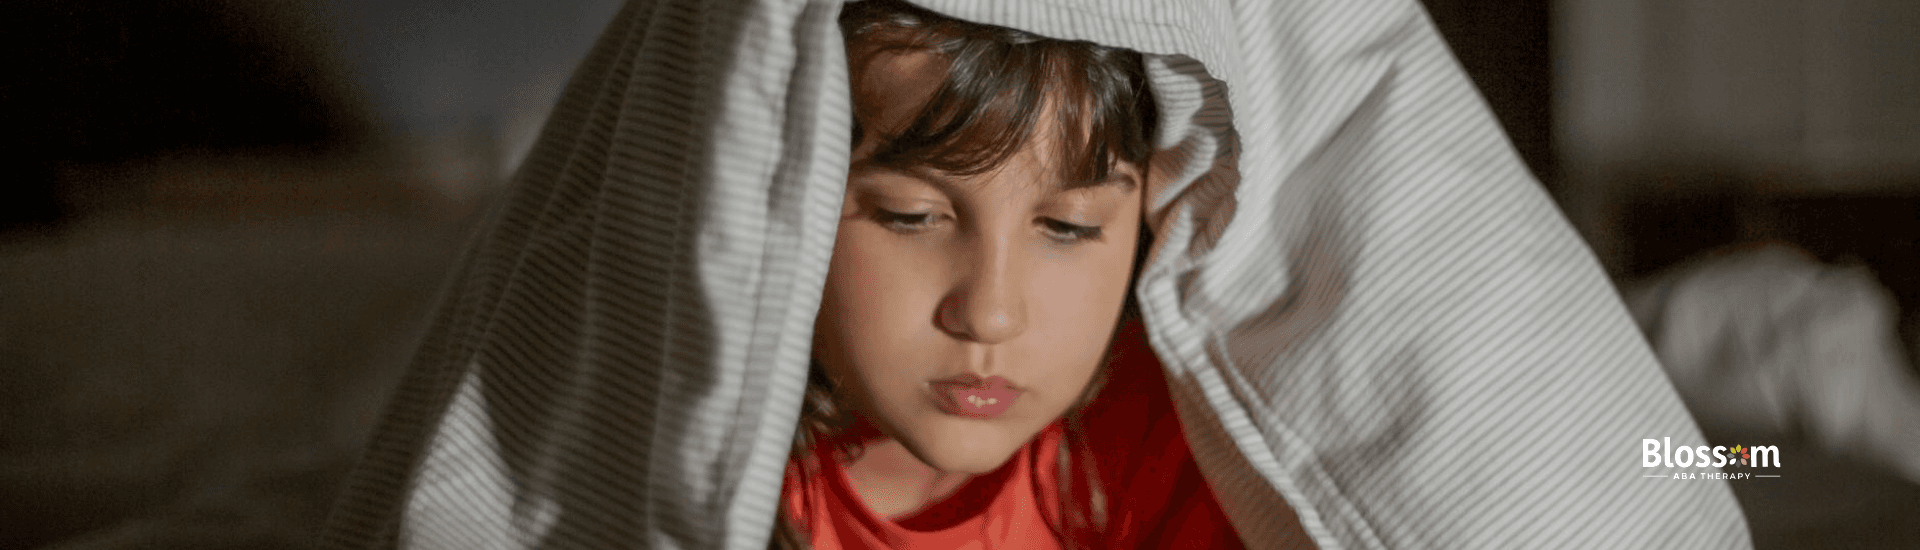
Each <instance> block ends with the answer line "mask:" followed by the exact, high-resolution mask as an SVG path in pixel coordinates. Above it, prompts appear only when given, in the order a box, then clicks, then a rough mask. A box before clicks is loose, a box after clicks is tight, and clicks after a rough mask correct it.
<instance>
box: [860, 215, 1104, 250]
mask: <svg viewBox="0 0 1920 550" xmlns="http://www.w3.org/2000/svg"><path fill="white" fill-rule="evenodd" d="M873 218H874V221H877V222H880V225H882V226H885V227H886V228H888V229H891V230H893V231H896V232H899V233H907V234H912V233H919V232H921V231H926V230H927V229H930V228H932V227H933V224H934V222H935V221H936V220H935V216H934V214H933V213H932V212H894V211H891V210H885V209H875V211H874V216H873ZM1040 223H1041V225H1042V226H1044V227H1045V228H1046V230H1047V238H1049V239H1052V240H1053V241H1054V242H1057V243H1060V244H1068V245H1072V244H1081V243H1088V242H1094V241H1099V240H1100V239H1101V237H1102V234H1101V231H1100V227H1099V226H1092V225H1079V224H1071V223H1067V222H1063V221H1060V220H1055V219H1051V218H1043V219H1041V220H1040Z"/></svg>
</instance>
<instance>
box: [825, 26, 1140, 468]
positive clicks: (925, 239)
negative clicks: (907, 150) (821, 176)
mask: <svg viewBox="0 0 1920 550" xmlns="http://www.w3.org/2000/svg"><path fill="white" fill-rule="evenodd" d="M877 55H878V57H876V58H875V59H873V60H872V61H871V62H870V63H869V64H868V65H867V66H866V68H865V70H864V71H863V73H862V74H861V76H860V78H862V79H863V82H861V83H859V84H861V85H858V86H855V89H856V90H864V91H863V92H857V93H856V97H855V99H854V102H855V116H857V117H858V118H859V119H860V121H861V123H862V125H863V126H864V127H866V128H867V129H868V130H867V131H866V136H867V139H865V140H863V141H862V142H861V143H859V144H857V145H856V147H855V150H854V153H853V164H852V167H851V172H850V173H849V175H848V178H847V195H846V202H845V206H844V208H843V210H842V211H841V218H840V227H839V238H838V241H837V242H836V243H835V246H834V251H833V261H832V264H831V269H830V271H829V272H828V275H827V282H826V292H825V295H824V297H823V301H822V303H821V308H820V317H819V320H818V324H817V326H816V331H815V346H814V350H815V351H814V352H815V356H816V357H817V358H818V359H819V360H820V362H821V363H822V365H823V366H824V367H825V368H826V369H827V372H828V374H829V375H831V376H832V377H833V378H834V379H835V380H837V381H838V382H839V386H838V387H839V388H840V390H839V391H842V392H845V393H846V395H845V396H844V397H846V398H847V401H846V402H847V404H848V405H850V406H851V407H853V408H854V410H855V411H856V412H857V413H858V414H860V415H861V417H862V418H864V419H866V420H868V421H871V422H872V423H873V424H875V427H877V428H879V429H880V430H881V432H882V433H884V434H886V435H887V436H889V437H892V438H894V439H896V440H898V441H900V442H901V443H902V444H904V446H905V447H906V448H907V449H908V450H910V451H911V452H913V454H914V455H915V456H916V457H919V458H920V460H921V461H922V462H925V463H927V464H928V465H930V466H932V467H934V468H937V469H939V470H942V471H947V472H963V473H980V472H986V471H990V470H992V469H994V468H997V467H999V466H1000V465H1001V464H1002V463H1004V462H1005V461H1006V460H1007V458H1008V457H1010V456H1012V454H1013V452H1014V451H1015V450H1017V449H1018V448H1019V447H1020V446H1021V445H1023V444H1025V443H1026V442H1027V441H1028V440H1030V439H1032V438H1033V436H1034V435H1035V434H1036V433H1038V432H1039V431H1040V430H1041V429H1042V428H1044V427H1046V426H1047V425H1048V424H1050V423H1052V422H1053V421H1054V420H1056V419H1058V418H1059V417H1060V416H1061V415H1062V414H1064V413H1065V412H1066V410H1067V409H1068V408H1069V407H1071V406H1072V405H1073V404H1074V403H1075V401H1076V400H1077V399H1078V398H1079V397H1080V395H1081V393H1082V392H1083V391H1084V390H1085V389H1086V387H1087V384H1088V382H1089V381H1090V380H1091V379H1092V377H1093V375H1094V373H1095V371H1097V370H1098V368H1099V366H1100V363H1101V361H1102V359H1103V358H1104V354H1105V352H1106V349H1107V346H1108V345H1109V339H1110V337H1111V335H1112V333H1113V329H1114V324H1115V323H1116V322H1117V320H1118V317H1119V314H1120V308H1121V304H1122V303H1123V301H1124V299H1125V297H1126V293H1127V291H1128V289H1127V280H1128V276H1129V275H1130V273H1131V270H1132V263H1133V257H1134V247H1135V241H1136V239H1137V238H1138V231H1139V224H1140V219H1141V214H1140V209H1141V191H1140V190H1141V188H1142V187H1143V186H1144V182H1143V181H1142V179H1141V177H1142V175H1141V173H1140V171H1139V170H1138V169H1137V167H1134V166H1130V165H1125V164H1124V163H1123V164H1122V166H1120V167H1119V168H1118V169H1117V170H1115V172H1114V177H1113V178H1112V179H1111V180H1109V181H1108V182H1105V183H1102V184H1086V185H1076V186H1072V187H1071V188H1069V186H1068V185H1066V182H1062V181H1059V180H1058V177H1057V176H1056V172H1057V170H1055V169H1054V167H1053V164H1052V159H1051V158H1049V157H1050V156H1051V152H1052V151H1053V150H1054V146H1053V143H1051V136H1056V135H1059V134H1063V133H1065V132H1063V131H1062V129H1061V128H1059V127H1058V125H1056V124H1052V123H1051V122H1050V121H1042V122H1041V123H1040V124H1039V125H1038V126H1037V127H1036V134H1035V137H1034V139H1032V140H1029V142H1028V143H1027V145H1026V147H1025V148H1024V149H1022V150H1020V151H1018V152H1017V153H1015V154H1014V155H1013V156H1012V157H1011V158H1009V159H1008V160H1007V161H1006V162H1005V163H1004V164H1003V165H1001V166H999V167H997V168H995V169H993V170H989V171H987V172H985V173H982V174H979V175H975V176H964V177H954V176H949V175H946V174H942V173H938V172H934V171H931V170H920V169H914V168H912V167H907V168H898V167H886V166H880V165H878V164H877V163H875V162H872V161H871V156H872V154H873V151H874V149H875V145H876V143H875V142H876V141H877V140H876V139H873V136H876V135H883V134H888V133H891V132H892V131H894V130H895V129H897V128H899V127H900V126H901V125H903V124H905V123H906V121H907V120H908V119H910V118H911V117H912V116H913V115H915V114H916V113H917V110H918V109H917V107H918V106H919V105H921V104H922V102H924V100H925V99H926V98H927V97H928V95H929V94H930V93H931V92H932V90H933V89H934V88H935V87H936V86H937V85H938V83H939V82H940V79H941V78H943V77H944V66H943V65H942V62H940V61H938V60H937V58H934V57H933V56H931V55H927V54H918V53H903V54H894V53H884V54H877ZM1049 112H1050V111H1049ZM970 376H971V377H972V378H973V379H972V380H969V379H968V378H969V377H970ZM1002 381H1003V382H1004V384H1001V383H1000V382H1002Z"/></svg>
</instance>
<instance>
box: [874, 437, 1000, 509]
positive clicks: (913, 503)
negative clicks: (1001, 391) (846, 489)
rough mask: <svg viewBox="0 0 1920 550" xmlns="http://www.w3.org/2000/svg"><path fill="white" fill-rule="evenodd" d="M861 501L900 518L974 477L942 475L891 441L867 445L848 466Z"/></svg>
mask: <svg viewBox="0 0 1920 550" xmlns="http://www.w3.org/2000/svg"><path fill="white" fill-rule="evenodd" d="M846 471H847V478H848V481H849V482H850V483H851V484H852V485H853V492H854V494H855V495H858V496H859V497H860V501H861V502H862V503H865V504H866V505H867V508H870V509H872V510H873V511H874V513H876V514H880V515H881V516H883V517H889V518H892V517H899V516H902V515H906V514H908V513H910V512H913V511H916V510H919V509H921V508H925V507H927V505H929V504H933V503H934V502H938V501H939V500H940V499H942V498H946V496H947V495H950V494H953V492H954V491H955V490H958V489H959V488H960V486H961V485H964V484H966V482H967V480H968V479H972V477H973V476H971V475H968V474H959V473H951V472H943V471H940V470H938V469H935V468H934V467H932V466H928V465H927V463H925V462H921V461H920V459H919V458H918V457H915V456H913V453H912V452H910V451H908V450H907V447H906V446H905V445H901V444H900V442H899V441H896V440H894V439H891V438H881V439H877V440H872V441H869V442H867V443H866V444H865V445H864V446H863V449H862V452H861V453H860V456H859V458H858V459H856V460H854V461H853V462H852V463H850V464H847V466H846Z"/></svg>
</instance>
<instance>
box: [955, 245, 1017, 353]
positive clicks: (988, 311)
mask: <svg viewBox="0 0 1920 550" xmlns="http://www.w3.org/2000/svg"><path fill="white" fill-rule="evenodd" d="M1011 240H1012V239H1008V238H1004V237H1002V238H997V239H981V243H980V246H979V254H975V255H972V259H973V262H971V263H972V265H971V266H968V267H966V268H964V272H965V276H964V277H962V278H961V279H960V282H959V284H957V285H955V286H954V288H953V290H952V291H951V292H949V293H948V294H947V297H946V299H945V300H943V301H942V302H941V303H940V312H939V323H940V327H941V328H942V329H943V330H945V331H947V333H949V334H952V335H954V336H955V337H958V338H962V339H966V340H971V341H975V342H980V343H983V344H997V343H1001V342H1005V341H1008V340H1012V339H1013V338H1014V337H1017V336H1019V335H1020V334H1021V333H1024V332H1026V330H1027V297H1026V289H1027V288H1028V287H1029V286H1030V285H1028V284H1026V283H1027V281H1026V276H1027V274H1026V273H1025V269H1024V267H1023V266H1022V265H1021V264H1022V263H1023V262H1020V261H1018V260H1017V258H1016V254H1014V253H1013V251H1012V250H1011V246H1010V244H1011V243H1010V242H1009V241H1011Z"/></svg>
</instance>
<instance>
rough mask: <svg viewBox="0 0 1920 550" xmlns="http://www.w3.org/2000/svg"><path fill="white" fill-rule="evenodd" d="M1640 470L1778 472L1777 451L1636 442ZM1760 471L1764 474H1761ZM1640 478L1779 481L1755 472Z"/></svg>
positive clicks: (1762, 447) (1668, 441) (1665, 439)
mask: <svg viewBox="0 0 1920 550" xmlns="http://www.w3.org/2000/svg"><path fill="white" fill-rule="evenodd" d="M1640 467H1642V468H1662V467H1664V468H1730V467H1741V468H1779V467H1780V448H1779V447H1777V446H1773V445H1752V446H1748V445H1734V446H1733V447H1731V448H1729V447H1721V446H1714V447H1707V446H1705V445H1700V446H1694V447H1689V446H1685V445H1682V446H1679V447H1674V446H1673V438H1671V437H1662V438H1660V439H1642V440H1640ZM1762 471H1764V470H1762ZM1640 477H1660V478H1671V479H1747V478H1750V477H1780V476H1779V475H1777V474H1773V475H1770V474H1759V473H1755V472H1740V471H1731V472H1729V471H1715V472H1698V471H1695V472H1688V471H1680V472H1672V473H1671V474H1658V475H1644V476H1640Z"/></svg>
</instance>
